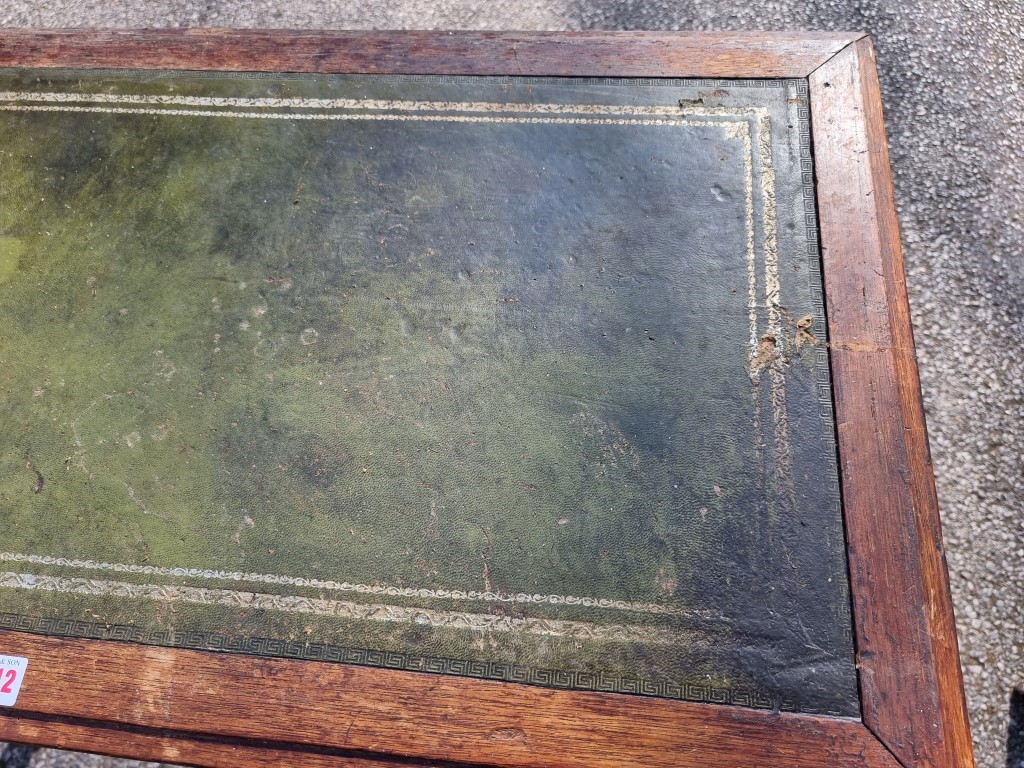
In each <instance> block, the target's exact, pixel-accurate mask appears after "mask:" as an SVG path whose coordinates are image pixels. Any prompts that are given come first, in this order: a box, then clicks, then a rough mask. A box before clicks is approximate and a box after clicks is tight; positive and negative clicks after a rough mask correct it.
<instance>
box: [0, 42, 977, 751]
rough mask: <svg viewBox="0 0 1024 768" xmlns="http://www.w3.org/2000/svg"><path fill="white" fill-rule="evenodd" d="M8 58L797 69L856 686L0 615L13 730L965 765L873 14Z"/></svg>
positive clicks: (606, 70)
mask: <svg viewBox="0 0 1024 768" xmlns="http://www.w3.org/2000/svg"><path fill="white" fill-rule="evenodd" d="M0 66H3V67H13V66H25V67H86V68H106V67H129V68H141V69H157V68H159V69H186V70H231V71H272V72H320V73H393V74H394V73H402V74H453V75H454V74H459V75H532V76H545V75H548V76H611V77H673V78H677V77H694V78H744V79H747V78H807V79H808V81H809V92H810V110H811V120H812V137H813V145H814V163H815V167H816V173H817V196H818V215H819V220H820V230H821V244H822V245H821V247H822V256H823V274H824V278H825V292H826V305H827V312H828V324H829V334H830V339H831V343H830V359H831V365H832V371H833V377H834V378H833V382H834V393H835V409H836V423H837V424H838V441H839V458H840V462H839V463H840V471H841V478H842V492H843V499H844V517H845V525H846V532H847V539H848V542H847V543H848V554H849V568H850V583H851V588H852V593H853V613H854V623H855V635H856V646H857V663H858V669H859V680H860V694H861V701H862V707H863V710H862V717H861V718H860V719H857V718H834V717H820V716H810V715H799V714H781V713H774V712H765V711H759V710H753V709H744V708H739V707H731V706H717V705H707V704H692V703H686V702H680V701H668V700H662V699H653V698H644V697H640V696H629V695H621V694H604V693H591V692H580V691H562V690H548V689H544V688H537V687H530V686H523V685H515V684H509V683H502V682H494V681H486V680H475V679H464V678H455V677H447V676H441V675H429V674H422V673H416V672H403V671H393V670H386V669H374V668H367V667H356V666H346V665H342V664H329V663H320V662H306V661H292V660H285V659H264V658H253V657H249V656H241V655H230V654H223V653H212V652H201V651H189V650H178V649H172V648H158V647H149V646H142V645H132V644H127V643H116V642H110V641H98V640H70V639H62V638H51V637H43V636H38V635H31V634H24V633H17V632H0V652H2V653H7V654H16V655H21V656H27V657H29V658H30V660H31V663H30V666H29V670H28V674H27V677H26V683H25V686H24V689H23V691H22V693H21V697H20V699H19V701H18V706H17V707H16V708H14V709H3V710H0V739H4V740H11V741H21V742H30V743H39V744H47V745H52V746H59V747H64V748H69V749H80V750H90V751H98V752H105V753H108V754H118V755H125V756H134V757H138V758H144V759H147V760H161V761H167V762H184V763H192V764H196V765H208V766H222V765H248V766H259V765H267V766H270V765H291V764H296V765H298V764H301V765H303V766H311V767H313V768H319V767H320V766H324V767H326V766H341V765H347V766H388V765H395V766H398V765H404V766H408V765H452V764H476V765H481V764H483V765H505V766H520V767H522V768H526V767H527V766H542V765H544V766H565V767H566V768H569V767H570V766H580V767H581V768H582V767H583V766H586V767H587V768H598V767H600V766H625V765H629V766H640V765H643V766H652V767H655V766H663V767H664V768H670V767H671V768H684V767H685V766H702V767H703V768H725V767H726V766H737V767H739V766H742V767H743V768H747V767H748V766H751V765H766V766H808V767H810V766H853V765H858V766H871V767H872V768H876V767H877V768H882V767H883V766H897V765H902V766H907V767H909V766H935V767H936V768H939V767H941V768H952V767H953V766H963V767H967V766H972V765H973V756H972V750H971V741H970V732H969V728H968V723H967V714H966V705H965V701H964V695H963V684H962V678H961V673H960V667H959V662H958V651H957V640H956V632H955V627H954V623H953V608H952V603H951V600H950V596H949V587H948V581H947V575H946V567H945V560H944V556H943V550H942V542H941V533H940V528H939V515H938V507H937V502H936V497H935V487H934V479H933V475H932V466H931V460H930V457H929V454H928V444H927V436H926V433H925V425H924V413H923V409H922V404H921V399H920V390H919V383H918V374H917V365H916V360H915V355H914V346H913V337H912V330H911V324H910V316H909V309H908V304H907V293H906V286H905V279H904V270H903V260H902V254H901V250H900V239H899V231H898V226H897V220H896V211H895V206H894V202H893V187H892V181H891V177H890V172H889V161H888V152H887V148H886V140H885V131H884V126H883V123H882V109H881V99H880V94H879V84H878V78H877V73H876V69H875V63H874V52H873V48H872V45H871V42H870V40H869V39H868V38H867V37H865V36H864V35H860V34H852V33H799V34H781V33H674V34H669V33H632V32H630V33H611V32H608V33H605V32H597V33H589V32H587V33H583V32H578V33H486V32H457V33H446V32H323V33H321V32H292V31H228V30H187V31H180V30H174V31H170V30H147V31H112V30H105V31H99V30H88V31H87V30H54V31H41V30H39V31H30V30H7V31H3V32H0ZM125 670H128V672H129V674H130V677H126V675H125ZM58 692H59V693H58Z"/></svg>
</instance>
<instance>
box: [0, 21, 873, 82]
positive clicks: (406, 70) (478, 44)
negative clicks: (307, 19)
mask: <svg viewBox="0 0 1024 768" xmlns="http://www.w3.org/2000/svg"><path fill="white" fill-rule="evenodd" d="M860 36H861V35H859V34H856V33H845V32H797V33H776V32H772V33H766V32H747V33H743V32H718V33H703V32H702V33H695V32H458V33H454V32H341V31H338V32H305V31H298V30H273V31H271V30H227V29H204V30H200V29H194V30H180V29H175V30H112V29H108V30H76V29H71V30H3V31H2V32H0V66H3V67H15V66H19V67H83V68H106V67H114V68H121V67H134V68H139V69H193V70H213V69H217V70H228V71H259V72H322V73H341V72H345V73H388V74H448V75H535V76H544V75H557V76H587V77H598V76H605V77H702V78H712V77H715V78H717V77H722V78H749V77H757V78H761V77H767V78H773V77H805V76H806V75H807V74H808V73H809V72H811V71H813V70H814V69H815V68H816V67H818V66H820V65H821V64H822V63H823V62H825V61H827V60H828V59H829V58H830V57H831V56H832V55H834V54H835V53H836V52H838V51H840V50H842V48H843V47H844V46H845V45H847V44H849V43H850V42H852V41H853V40H856V39H858V38H859V37H860Z"/></svg>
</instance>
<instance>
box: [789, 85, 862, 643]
mask: <svg viewBox="0 0 1024 768" xmlns="http://www.w3.org/2000/svg"><path fill="white" fill-rule="evenodd" d="M790 82H791V83H792V85H793V93H794V95H795V98H797V99H799V100H800V101H799V102H797V107H796V113H797V137H798V140H799V142H800V187H801V190H802V192H803V209H804V227H805V232H806V235H805V236H806V238H807V268H808V269H807V283H808V287H809V288H810V293H811V306H812V307H813V317H814V322H813V325H812V331H813V333H814V336H815V337H816V338H817V339H818V340H819V342H820V343H818V344H816V345H815V346H814V379H815V381H814V386H815V391H816V394H817V398H818V416H819V418H820V420H821V443H822V451H823V453H824V455H825V460H826V462H827V468H828V498H829V513H830V514H831V515H833V516H834V517H835V518H838V519H839V520H842V519H843V503H842V493H841V490H840V485H839V444H838V440H837V436H836V429H837V426H836V419H835V408H834V405H833V400H832V371H831V366H830V365H829V357H828V340H829V336H828V323H827V320H826V314H825V287H824V275H823V272H822V261H821V244H820V242H819V236H818V201H817V195H816V188H815V179H814V152H813V148H812V143H811V142H812V137H811V109H810V88H809V84H808V82H807V80H793V81H790ZM845 539H846V535H845V530H844V531H843V541H844V544H843V549H844V551H846V545H845ZM844 575H846V574H844ZM843 635H844V639H845V640H846V642H847V643H848V645H849V646H850V647H851V648H852V647H854V638H853V627H852V623H851V624H846V625H845V626H844V631H843Z"/></svg>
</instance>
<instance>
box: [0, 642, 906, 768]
mask: <svg viewBox="0 0 1024 768" xmlns="http://www.w3.org/2000/svg"><path fill="white" fill-rule="evenodd" d="M0 648H4V649H5V651H6V652H12V651H16V652H17V653H18V654H20V655H23V656H26V657H28V658H29V659H30V663H29V668H28V672H27V674H26V676H25V682H24V684H23V686H22V690H21V696H20V698H19V700H18V709H19V710H21V711H24V712H29V713H36V714H37V715H47V716H50V717H53V716H56V717H58V718H61V719H62V720H59V721H58V720H55V721H53V722H52V724H51V727H52V728H53V730H54V731H58V732H62V731H63V730H64V729H63V726H62V724H61V723H63V722H68V721H70V722H74V721H75V720H79V719H82V720H87V721H92V722H97V721H113V722H116V723H119V724H121V725H124V726H128V727H132V728H144V729H146V731H145V733H146V734H150V735H151V734H158V733H160V732H162V731H168V732H176V733H178V734H183V735H184V734H192V735H194V739H195V740H197V741H204V740H206V743H207V744H209V743H210V742H209V741H208V739H209V737H210V736H216V737H219V738H221V739H228V740H230V739H237V740H238V741H239V743H246V742H250V743H251V742H253V741H256V742H266V743H269V744H270V745H271V746H273V747H274V748H276V749H280V748H281V746H282V745H289V746H290V747H291V748H292V749H293V750H299V751H301V750H300V749H299V748H300V747H301V746H302V745H306V746H307V747H309V746H314V747H315V748H316V750H317V751H318V752H320V753H321V754H323V753H324V752H325V751H327V752H329V753H330V752H333V753H334V754H337V755H341V756H346V755H352V756H357V757H358V756H365V755H367V754H371V753H382V754H384V755H386V756H395V757H403V758H420V759H433V760H439V759H440V760H449V761H457V762H465V763H483V764H488V765H503V766H523V767H524V768H525V767H526V766H565V768H570V767H574V768H604V767H607V768H612V766H624V765H631V766H640V765H642V766H651V768H679V766H704V767H705V768H727V767H730V768H732V767H735V768H747V767H748V766H750V765H752V764H760V765H786V766H793V767H794V768H799V767H802V766H806V767H807V768H811V767H812V766H815V767H816V766H822V765H830V766H878V767H879V768H881V766H887V765H892V762H891V759H890V757H889V755H888V753H887V752H886V751H885V749H883V748H882V747H881V746H880V745H879V744H878V742H877V741H876V740H875V739H874V737H872V736H871V734H870V733H868V732H867V731H866V730H865V729H864V727H863V726H862V725H861V724H860V722H858V721H857V720H853V719H845V718H827V717H815V716H807V715H791V714H778V713H773V712H766V711H760V710H753V709H745V708H741V707H729V706H715V705H704V704H689V703H686V702H676V701H667V700H663V699H654V698H647V697H643V696H623V695H618V694H605V693H586V692H578V691H557V690H550V689H544V688H538V687H534V686H524V685H515V684H511V683H500V682H494V681H489V680H475V679H467V678H457V677H450V676H442V675H430V674H423V673H417V672H400V671H396V670H386V669H374V668H369V667H354V666H347V665H342V664H323V663H315V662H313V663H311V662H304V661H292V660H288V659H261V658H252V657H247V656H235V655H230V654H223V653H211V652H204V651H186V650H179V649H172V648H159V647H147V646H139V645H131V644H126V643H117V642H112V641H100V640H73V639H61V638H54V637H40V636H35V635H28V634H21V633H11V632H0ZM55 692H60V693H59V694H57V693H55ZM11 714H13V713H11V712H2V711H0V739H3V738H14V737H15V736H17V735H19V733H18V731H17V730H16V727H15V726H13V725H12V726H8V727H5V726H4V725H3V723H4V722H5V721H7V719H8V718H6V717H2V715H11ZM28 735H30V736H32V737H33V739H34V738H35V737H34V735H33V734H28ZM38 735H39V736H42V739H48V738H49V736H48V735H47V734H45V733H41V734H38ZM42 739H41V740H42ZM101 743H102V742H101ZM159 743H160V742H158V741H155V740H153V741H151V742H150V746H149V747H148V748H152V749H157V747H158V745H159ZM171 746H173V744H172V745H171ZM178 748H179V749H180V747H178ZM209 749H212V747H209ZM147 754H149V755H150V756H151V758H150V759H153V756H154V755H157V753H155V752H148V753H147ZM159 759H161V760H165V759H170V756H169V755H168V756H167V757H165V756H163V755H162V754H161V755H160V756H159ZM174 759H180V757H176V758H174ZM296 762H298V761H296ZM230 764H236V763H234V762H232V763H230Z"/></svg>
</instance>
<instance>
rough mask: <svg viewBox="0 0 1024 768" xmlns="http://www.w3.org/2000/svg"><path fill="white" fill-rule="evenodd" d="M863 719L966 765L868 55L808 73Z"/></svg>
mask: <svg viewBox="0 0 1024 768" xmlns="http://www.w3.org/2000/svg"><path fill="white" fill-rule="evenodd" d="M810 83H811V117H812V131H813V140H814V149H815V154H814V160H815V165H816V171H817V174H818V202H819V211H820V212H819V216H820V222H821V239H822V253H823V260H824V270H823V271H824V275H825V288H826V295H827V297H828V301H827V304H828V322H829V333H830V342H831V358H832V366H833V381H834V390H835V399H836V419H837V424H838V437H839V455H840V464H841V475H842V480H843V495H844V510H845V520H846V526H847V537H848V550H849V562H850V576H851V589H852V592H853V602H854V624H855V627H856V633H857V648H858V663H859V667H860V680H861V699H862V708H863V719H864V722H865V723H866V724H867V726H868V727H869V728H870V729H871V730H872V731H873V732H874V733H875V734H876V735H878V737H879V738H880V739H881V740H882V742H883V743H884V744H885V745H886V746H887V747H889V749H891V750H892V751H893V753H894V754H895V755H896V756H897V757H898V758H899V759H900V761H901V762H902V763H903V764H904V765H906V766H944V767H948V768H952V767H953V766H962V767H965V768H966V767H968V766H972V765H973V756H972V751H971V741H970V730H969V727H968V723H967V714H966V704H965V701H964V694H963V682H962V678H961V673H960V666H959V659H958V653H957V640H956V629H955V626H954V623H953V606H952V601H951V598H950V593H949V584H948V579H947V574H946V564H945V559H944V555H943V549H942V536H941V531H940V524H939V513H938V503H937V500H936V496H935V486H934V475H933V473H932V464H931V459H930V457H929V454H928V443H927V435H926V433H925V422H924V411H923V408H922V404H921V394H920V385H919V382H918V373H917V363H916V358H915V354H914V340H913V335H912V328H911V324H910V310H909V305H908V302H907V292H906V283H905V277H904V271H903V257H902V253H901V248H900V238H899V228H898V222H897V219H896V208H895V203H894V198H893V186H892V179H891V176H890V170H889V158H888V149H887V145H886V140H885V127H884V125H883V123H882V109H881V97H880V92H879V85H878V77H877V72H876V69H875V62H874V52H873V49H872V45H871V42H870V41H869V40H867V39H865V40H861V41H858V42H857V43H855V44H853V45H852V46H850V47H849V48H847V49H846V50H844V51H843V52H842V53H840V54H839V55H837V56H836V57H835V58H833V59H832V60H831V61H830V62H829V63H828V64H827V65H825V66H823V67H821V68H820V69H818V70H817V71H816V72H814V73H813V74H812V75H811V77H810Z"/></svg>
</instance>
